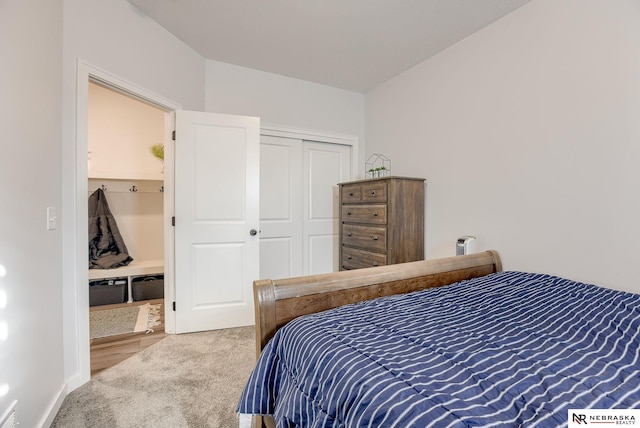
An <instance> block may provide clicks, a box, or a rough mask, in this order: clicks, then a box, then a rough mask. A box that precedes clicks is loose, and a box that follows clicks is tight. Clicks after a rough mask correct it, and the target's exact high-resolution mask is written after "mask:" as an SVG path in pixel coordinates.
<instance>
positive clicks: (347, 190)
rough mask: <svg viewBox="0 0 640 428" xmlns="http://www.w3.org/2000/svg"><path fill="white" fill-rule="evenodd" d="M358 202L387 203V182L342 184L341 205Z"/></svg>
mask: <svg viewBox="0 0 640 428" xmlns="http://www.w3.org/2000/svg"><path fill="white" fill-rule="evenodd" d="M359 202H387V182H386V181H376V182H373V183H356V184H344V185H343V186H342V201H341V203H343V204H353V203H359Z"/></svg>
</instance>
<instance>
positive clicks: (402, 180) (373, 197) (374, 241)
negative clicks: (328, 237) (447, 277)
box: [339, 177, 425, 270]
mask: <svg viewBox="0 0 640 428" xmlns="http://www.w3.org/2000/svg"><path fill="white" fill-rule="evenodd" d="M424 181H425V179H424V178H409V177H385V178H377V179H370V180H360V181H351V182H348V183H340V184H339V188H340V205H341V207H340V270H348V269H358V268H365V267H372V266H383V265H390V264H396V263H405V262H412V261H416V260H423V259H424Z"/></svg>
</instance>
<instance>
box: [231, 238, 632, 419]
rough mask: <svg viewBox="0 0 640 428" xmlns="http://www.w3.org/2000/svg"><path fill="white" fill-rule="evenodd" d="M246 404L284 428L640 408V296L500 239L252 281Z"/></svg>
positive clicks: (245, 410)
mask: <svg viewBox="0 0 640 428" xmlns="http://www.w3.org/2000/svg"><path fill="white" fill-rule="evenodd" d="M254 293H255V297H256V299H255V301H256V348H257V352H258V354H259V358H258V363H257V365H256V368H255V369H254V371H253V373H252V374H251V376H250V378H249V380H248V382H247V384H246V386H245V389H244V391H243V393H242V396H241V397H240V401H239V405H238V412H239V413H240V414H245V415H246V414H253V415H260V416H265V417H264V418H262V419H263V420H262V421H261V422H260V423H261V424H262V423H264V425H266V426H278V427H293V426H296V427H429V426H433V427H480V426H481V427H491V426H498V427H503V426H531V427H532V426H535V427H557V426H567V423H568V417H569V410H570V409H587V408H600V409H638V408H640V351H639V350H640V295H637V294H632V293H625V292H622V291H615V290H611V289H607V288H603V287H598V286H595V285H590V284H583V283H579V282H575V281H570V280H568V279H564V278H559V277H555V276H552V275H544V274H534V273H525V272H503V271H502V266H501V261H500V257H499V255H498V254H497V253H496V252H495V251H489V252H484V253H480V254H473V255H467V256H457V257H449V258H444V259H437V260H428V261H419V262H412V263H403V264H398V265H391V266H382V267H377V268H367V269H359V270H353V271H343V272H337V273H331V274H324V275H314V276H307V277H300V278H289V279H283V280H261V281H256V282H255V283H254Z"/></svg>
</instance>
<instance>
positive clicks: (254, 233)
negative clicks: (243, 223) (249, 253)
mask: <svg viewBox="0 0 640 428" xmlns="http://www.w3.org/2000/svg"><path fill="white" fill-rule="evenodd" d="M257 234H258V231H257V230H255V229H251V230H250V231H249V235H251V236H256V235H257Z"/></svg>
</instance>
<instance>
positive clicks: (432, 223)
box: [366, 0, 640, 292]
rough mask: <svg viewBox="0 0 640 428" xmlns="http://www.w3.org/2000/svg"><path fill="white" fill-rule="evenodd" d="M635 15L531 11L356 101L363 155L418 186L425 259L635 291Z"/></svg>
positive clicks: (638, 108)
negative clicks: (469, 247) (468, 243)
mask: <svg viewBox="0 0 640 428" xmlns="http://www.w3.org/2000/svg"><path fill="white" fill-rule="evenodd" d="M639 22H640V3H639V2H638V1H637V0H615V1H607V2H603V1H600V0H564V1H561V2H559V1H555V0H534V1H533V2H531V3H529V4H527V5H525V6H524V7H522V8H521V9H518V10H517V11H515V12H514V13H512V14H510V15H508V16H506V17H505V18H503V19H501V20H499V21H497V22H496V23H494V24H493V25H491V26H489V27H487V28H485V29H483V30H481V31H480V32H478V33H476V34H474V35H472V36H471V37H469V38H467V39H465V40H463V41H462V42H460V43H459V44H457V45H456V46H454V47H452V48H450V49H448V50H446V51H444V52H442V53H441V54H439V55H438V56H436V57H434V58H432V59H430V60H428V61H426V62H424V63H422V64H420V65H419V66H417V67H415V68H414V69H412V70H410V71H408V72H406V73H404V74H402V75H400V76H398V77H397V78H395V79H393V80H391V81H389V82H387V83H386V84H384V85H382V86H380V87H378V88H376V89H375V90H373V91H371V92H370V93H369V94H367V97H366V125H367V128H366V136H367V154H371V153H376V152H378V153H383V154H385V155H387V156H388V157H389V158H391V161H392V170H393V173H394V174H400V175H413V176H423V177H426V178H427V182H428V184H427V208H426V217H427V218H426V222H427V223H426V226H427V227H426V239H427V241H426V252H427V257H428V258H433V257H439V256H448V255H453V254H455V241H456V238H457V237H459V236H462V235H465V234H472V235H476V236H477V237H478V250H484V249H491V248H493V249H496V250H498V251H500V253H501V255H502V257H503V261H504V264H505V268H506V269H513V270H530V271H541V272H548V273H553V274H558V275H562V276H567V277H570V278H574V279H577V280H581V281H587V282H595V283H599V284H602V285H605V286H609V287H612V288H619V289H625V290H631V291H635V292H640V285H639V284H638V282H637V279H636V277H637V269H636V264H637V256H638V254H639V252H638V248H637V241H638V238H639V236H638V235H639V234H638V225H637V222H638V218H639V217H640V216H639V215H638V214H640V198H639V197H638V183H640V168H638V161H639V160H640V78H639V77H638V76H640V25H638V23H639Z"/></svg>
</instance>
